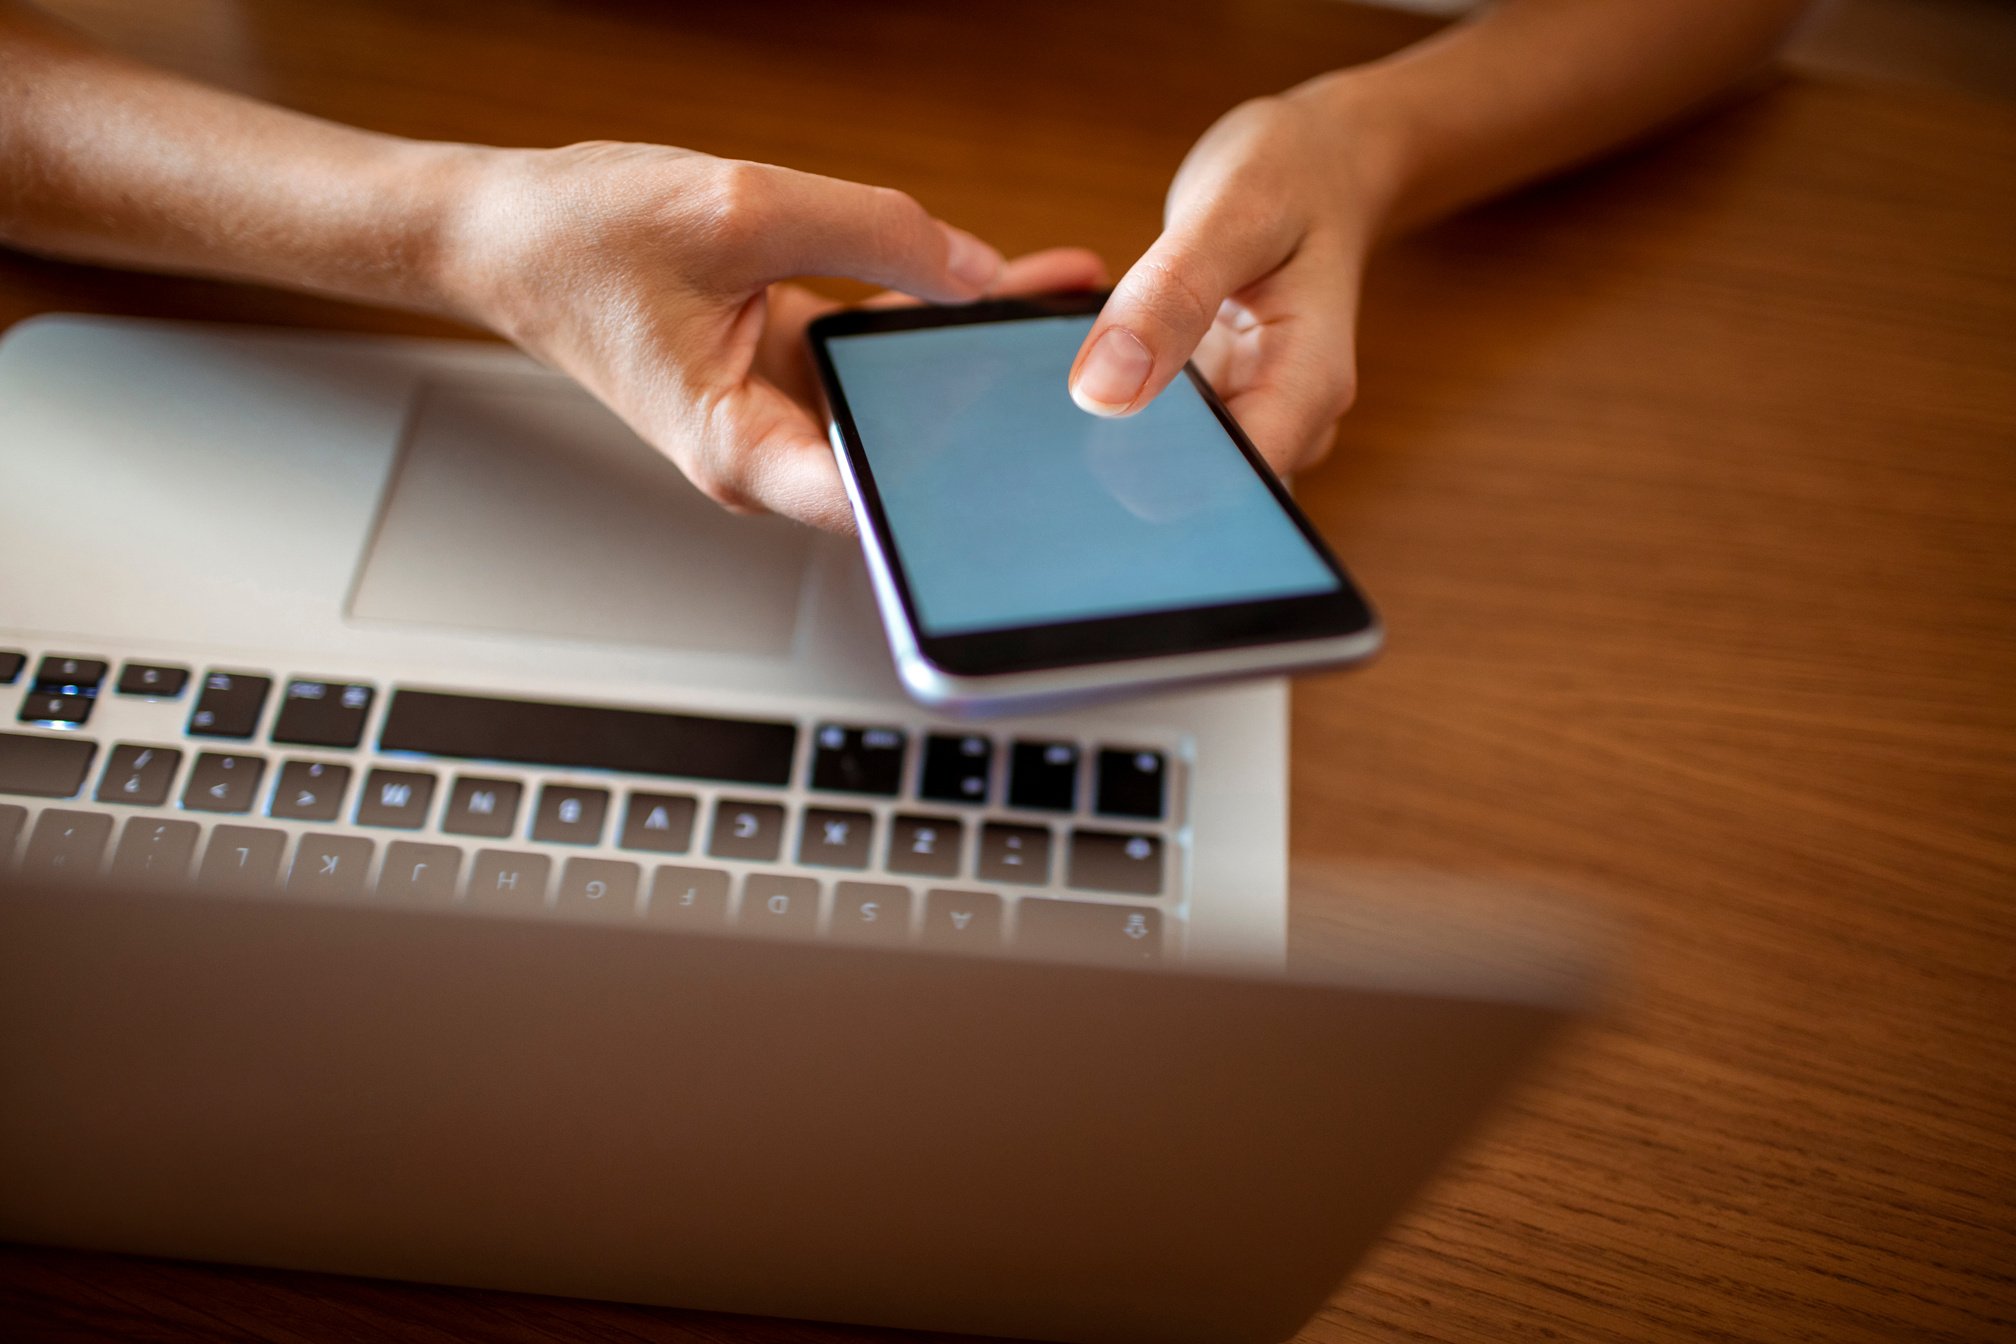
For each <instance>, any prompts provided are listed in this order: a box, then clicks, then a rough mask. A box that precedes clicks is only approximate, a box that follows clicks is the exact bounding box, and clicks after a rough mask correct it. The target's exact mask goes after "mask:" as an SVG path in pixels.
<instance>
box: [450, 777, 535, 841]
mask: <svg viewBox="0 0 2016 1344" xmlns="http://www.w3.org/2000/svg"><path fill="white" fill-rule="evenodd" d="M524 796H525V788H524V786H523V785H521V784H519V783H518V782H517V781H516V780H510V779H484V778H481V777H478V776H476V775H458V776H456V778H455V787H454V788H453V789H450V790H449V792H448V809H447V811H445V812H444V813H442V816H441V829H442V830H444V831H448V832H450V833H451V834H454V835H480V836H483V837H484V838H486V839H490V840H502V839H504V838H505V837H506V836H509V835H510V834H511V833H512V832H513V831H515V830H517V829H518V803H519V800H520V799H522V798H523V797H524Z"/></svg>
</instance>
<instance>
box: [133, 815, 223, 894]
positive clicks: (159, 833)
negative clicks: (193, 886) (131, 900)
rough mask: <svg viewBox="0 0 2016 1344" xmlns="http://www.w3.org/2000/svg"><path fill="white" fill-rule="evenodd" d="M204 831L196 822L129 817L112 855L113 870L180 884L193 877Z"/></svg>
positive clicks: (140, 878) (143, 879)
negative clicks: (193, 869)
mask: <svg viewBox="0 0 2016 1344" xmlns="http://www.w3.org/2000/svg"><path fill="white" fill-rule="evenodd" d="M201 830H202V828H201V827H199V826H197V824H196V823H195V822H193V821H166V820H163V819H162V818H160V817H128V818H126V825H125V828H124V829H122V830H121V831H120V832H119V848H118V851H117V852H116V853H114V854H113V855H112V871H113V872H114V873H116V874H118V875H119V876H121V877H130V878H137V879H139V880H141V881H157V882H180V881H181V880H182V879H183V878H185V877H187V876H189V865H190V863H191V862H193V861H194V860H195V858H196V841H197V838H198V836H199V835H200V833H201Z"/></svg>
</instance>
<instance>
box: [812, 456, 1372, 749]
mask: <svg viewBox="0 0 2016 1344" xmlns="http://www.w3.org/2000/svg"><path fill="white" fill-rule="evenodd" d="M826 437H827V439H828V441H829V442H830V443H831V445H832V448H833V458H834V461H835V462H836V463H837V464H838V465H839V468H840V480H841V482H842V484H843V485H845V487H846V490H847V501H848V503H849V504H850V505H851V506H852V507H853V510H854V526H855V530H856V531H858V532H859V533H860V538H861V554H862V556H863V557H864V558H865V559H866V560H867V562H868V578H869V583H870V585H871V587H872V588H873V589H874V592H875V607H876V610H877V611H878V612H879V613H880V614H881V617H882V630H883V634H884V636H885V637H886V638H887V641H888V644H889V654H890V657H891V658H892V659H894V660H895V664H896V675H897V677H898V679H899V680H900V681H901V682H902V683H903V689H904V690H905V691H906V692H907V693H908V694H909V695H910V697H911V698H912V699H914V700H916V701H917V702H918V703H919V704H922V705H925V706H927V707H929V708H931V709H935V710H939V711H941V712H943V713H946V714H949V715H953V716H955V717H959V718H990V717H997V716H1003V715H1010V714H1034V713H1049V712H1052V711H1056V710H1063V709H1076V708H1080V707H1083V706H1085V705H1090V704H1096V703H1099V702H1101V701H1105V700H1114V699H1119V698H1121V697H1124V696H1132V695H1138V694H1146V693H1148V692H1151V691H1158V690H1166V689H1171V688H1174V687H1177V686H1195V685H1199V684H1203V683H1208V682H1213V681H1229V680H1232V679H1234V678H1238V677H1252V676H1265V675H1268V674H1272V673H1285V672H1304V671H1311V670H1314V669H1316V668H1321V667H1345V666H1350V665H1353V664H1357V663H1363V662H1365V661H1367V660H1368V659H1370V658H1371V657H1372V656H1373V655H1374V654H1376V653H1378V651H1379V649H1380V647H1381V646H1382V645H1383V644H1384V643H1385V638H1386V632H1385V627H1384V626H1383V625H1382V624H1381V623H1380V621H1379V618H1378V617H1377V616H1376V615H1375V616H1374V617H1373V618H1372V623H1371V624H1370V625H1368V626H1366V627H1365V629H1363V630H1359V631H1357V632H1355V633H1353V634H1349V635H1342V636H1338V637H1336V638H1333V639H1310V640H1294V641H1289V642H1284V643H1280V644H1266V645H1261V646H1258V647H1255V648H1243V649H1212V650H1205V651H1202V652H1198V653H1185V654H1175V655H1171V656H1168V657H1162V658H1134V659H1127V660H1123V661H1120V662H1112V663H1093V664H1089V665H1087V666H1084V667H1073V668H1059V669H1051V670H1044V671H1037V672H1004V673H1001V674H999V675H996V676H989V677H962V676H958V675H955V674H953V673H950V672H946V671H945V670H944V669H942V668H940V667H937V666H936V665H934V664H933V663H932V662H931V661H930V660H929V659H927V658H926V657H925V656H924V653H923V650H921V649H920V648H918V646H917V640H916V638H915V636H914V634H913V633H912V631H911V629H910V620H909V617H908V615H907V614H906V613H905V612H904V610H903V599H902V597H901V595H900V594H899V592H898V590H897V587H896V576H895V574H894V573H893V572H892V571H891V569H890V568H889V561H888V557H887V556H885V555H884V554H883V553H882V549H881V547H879V546H877V545H876V544H875V534H874V528H873V526H872V525H871V523H870V520H869V516H868V510H867V507H866V505H865V503H864V501H863V498H862V494H861V483H860V481H859V480H858V479H857V478H856V476H855V474H854V464H853V462H852V460H851V459H850V458H849V457H848V454H847V448H846V444H845V443H844V442H843V441H842V438H841V434H840V425H839V422H838V421H837V420H832V419H829V420H828V421H827V423H826Z"/></svg>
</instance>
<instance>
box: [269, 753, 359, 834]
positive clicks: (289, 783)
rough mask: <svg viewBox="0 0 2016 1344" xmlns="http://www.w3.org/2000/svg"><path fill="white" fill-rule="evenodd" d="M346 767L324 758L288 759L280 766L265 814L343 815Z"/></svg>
mask: <svg viewBox="0 0 2016 1344" xmlns="http://www.w3.org/2000/svg"><path fill="white" fill-rule="evenodd" d="M349 791H350V767H349V766H347V765H335V764H332V763H331V762H328V761H289V762H287V763H286V764H285V765H283V766H281V767H280V782H279V783H278V784H275V785H274V786H273V802H272V805H271V806H269V807H268V808H267V809H266V813H267V815H268V816H272V817H278V818H280V819H281V820H283V821H334V820H336V818H337V817H339V816H341V815H343V796H344V795H345V794H347V793H348V792H349Z"/></svg>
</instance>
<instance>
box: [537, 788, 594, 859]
mask: <svg viewBox="0 0 2016 1344" xmlns="http://www.w3.org/2000/svg"><path fill="white" fill-rule="evenodd" d="M608 815H609V791H608V790H607V789H580V788H575V787H573V786H571V785H566V784H548V785H547V786H546V787H545V788H543V789H541V790H539V807H538V809H537V810H536V811H535V812H533V814H532V838H533V839H534V840H544V841H546V842H547V843H549V844H556V845H599V844H601V843H602V822H603V819H604V818H606V817H607V816H608Z"/></svg>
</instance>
